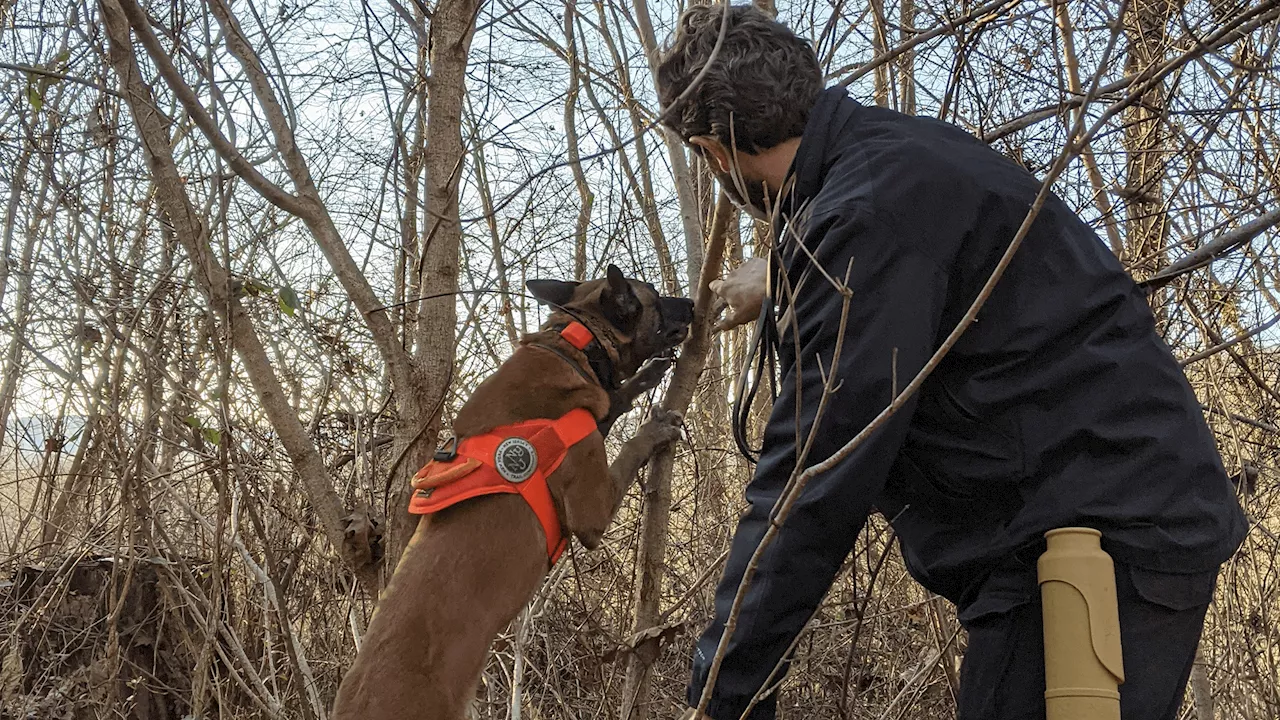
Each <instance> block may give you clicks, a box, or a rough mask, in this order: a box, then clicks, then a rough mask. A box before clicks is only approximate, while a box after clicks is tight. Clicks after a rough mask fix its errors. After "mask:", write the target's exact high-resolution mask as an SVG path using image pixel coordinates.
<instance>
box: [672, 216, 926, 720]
mask: <svg viewBox="0 0 1280 720" xmlns="http://www.w3.org/2000/svg"><path fill="white" fill-rule="evenodd" d="M814 227H815V230H814V231H813V232H811V233H810V234H809V235H808V238H809V240H808V241H807V242H808V245H809V247H810V248H813V251H814V255H815V257H816V259H817V260H818V261H819V262H821V263H822V264H823V267H824V268H825V269H826V271H827V273H828V274H830V275H831V276H833V277H836V278H843V277H844V276H845V271H846V268H848V267H849V262H850V258H852V261H853V265H852V270H851V272H850V275H849V287H850V288H851V289H852V290H853V297H852V300H851V302H850V307H849V313H848V319H847V321H846V322H845V323H844V327H843V328H841V323H840V317H841V305H842V303H841V295H840V294H839V292H837V291H836V289H834V288H832V287H830V286H829V285H827V284H825V282H824V281H823V280H822V279H821V277H820V274H817V273H815V272H812V271H811V273H810V275H811V277H810V279H809V280H808V281H807V282H806V287H805V289H804V291H803V292H804V294H803V295H801V296H800V297H797V299H796V307H795V310H796V313H795V318H797V320H796V322H797V323H798V325H797V327H796V328H795V332H798V333H799V336H800V341H799V344H800V347H799V352H796V353H792V354H794V356H796V357H798V358H799V359H798V360H797V361H796V362H795V364H794V365H793V366H792V369H791V372H789V373H788V374H787V375H786V376H785V377H784V378H782V381H781V385H780V396H779V398H778V400H777V402H776V403H775V405H774V409H773V413H772V416H771V418H770V420H769V424H768V426H767V428H766V430H765V438H764V452H763V453H762V455H761V459H760V463H759V465H758V467H757V468H756V473H755V476H754V478H753V480H752V482H751V484H750V485H749V486H748V488H747V493H746V494H747V500H748V502H749V503H750V507H749V508H748V510H747V512H746V513H745V514H744V515H743V517H742V519H741V520H740V521H739V524H738V528H737V531H736V533H735V535H734V540H733V545H732V549H731V551H730V554H729V560H728V563H727V565H726V568H725V574H724V578H723V579H722V580H721V583H720V585H719V587H718V589H717V591H716V600H715V618H714V621H713V622H712V624H711V626H710V627H709V628H708V629H707V630H706V632H705V633H704V634H703V635H702V637H701V638H700V639H699V641H698V643H697V646H696V648H695V651H694V657H693V669H692V679H691V681H690V685H689V692H688V702H689V704H690V706H697V704H698V700H699V698H700V696H701V694H702V689H703V686H704V685H705V683H706V681H707V676H708V673H709V671H710V668H711V664H712V659H713V658H714V656H715V654H716V648H717V646H718V644H719V642H720V638H721V634H722V632H723V629H724V625H725V622H726V620H727V618H728V616H729V614H730V609H731V606H732V604H733V599H734V597H735V595H736V594H737V591H738V585H739V583H740V582H741V580H742V577H743V575H744V573H745V571H746V568H747V565H748V563H749V562H750V559H751V557H752V555H753V554H754V552H755V550H756V547H757V545H758V544H759V543H760V540H761V538H762V537H763V536H764V535H765V532H766V531H767V530H768V528H769V525H770V518H771V516H772V513H773V510H774V506H775V503H776V502H777V500H778V498H779V496H781V494H782V493H783V488H784V487H785V486H786V484H787V482H788V480H789V479H790V477H791V475H792V471H793V469H794V467H795V464H796V457H797V452H796V445H797V425H796V422H797V413H796V402H797V399H798V400H799V406H800V408H801V409H800V413H799V418H800V432H799V434H798V435H799V440H800V442H804V441H805V440H806V439H807V438H808V436H809V431H810V428H812V426H813V422H814V416H815V414H816V411H817V408H818V405H819V403H820V402H821V400H822V396H823V380H824V377H823V374H824V372H826V373H827V375H828V376H831V370H830V368H831V367H832V363H833V355H834V352H835V346H836V343H837V339H838V338H839V337H840V335H841V333H842V332H843V335H844V342H843V347H842V349H841V352H840V357H839V358H838V359H835V362H836V365H837V369H836V370H835V372H834V377H835V381H834V383H833V384H834V385H835V386H836V389H835V390H834V391H833V392H831V396H830V397H829V398H828V399H827V403H826V409H825V412H824V415H823V417H822V418H821V419H820V425H819V430H818V432H817V433H816V434H815V436H814V444H813V449H812V450H811V451H810V453H809V455H808V457H807V458H805V460H804V466H805V467H808V466H812V465H814V464H815V463H817V462H819V461H821V460H824V459H826V458H827V457H829V456H831V455H832V454H833V453H835V452H837V451H838V450H839V449H840V448H841V447H842V446H843V445H844V444H845V443H846V442H847V441H848V440H850V439H851V438H852V437H854V436H855V435H856V434H857V433H858V432H859V431H860V430H862V429H863V428H864V427H865V426H866V425H867V424H868V423H870V422H871V420H872V419H873V418H874V417H875V416H876V415H877V414H878V413H879V412H880V411H881V410H883V409H884V408H885V407H886V406H887V405H888V404H889V402H890V401H891V400H892V398H893V393H894V392H895V390H900V389H901V387H902V386H903V385H905V384H906V383H907V382H909V381H910V380H911V378H912V377H914V375H915V374H916V373H917V372H918V371H919V370H920V368H921V367H923V365H924V363H925V362H926V361H927V360H928V358H929V356H930V355H931V354H932V352H933V349H934V343H935V342H936V335H937V328H938V322H939V316H940V315H941V309H942V305H943V298H944V296H945V292H946V279H945V276H944V275H943V274H942V273H941V272H940V271H939V270H938V268H937V267H936V266H935V265H934V264H933V262H932V260H930V259H929V258H928V257H926V256H925V255H923V254H922V253H920V252H918V251H916V250H914V249H912V248H911V247H910V245H909V244H908V243H904V242H902V241H901V239H900V238H899V237H895V236H894V235H895V234H894V233H892V232H890V231H889V230H888V229H887V228H885V227H883V226H880V225H877V224H874V223H872V222H871V221H869V220H868V219H867V217H866V216H865V215H855V216H853V217H837V218H829V219H827V220H826V222H823V223H817V224H815V226H814ZM814 238H820V242H815V241H814ZM791 274H792V276H793V277H792V279H793V280H794V279H795V277H796V276H798V274H799V273H798V272H797V269H792V271H791ZM815 276H816V277H815ZM783 335H784V337H783V339H782V342H783V343H791V344H792V347H794V346H795V335H794V334H793V331H791V330H787V331H785V332H784V333H783ZM784 354H786V353H785V352H784ZM819 358H820V359H821V364H822V369H820V368H819V363H818V359H819ZM895 363H896V368H895ZM797 372H799V374H800V378H801V387H802V390H801V391H800V396H799V398H797V395H796V373H797ZM895 381H896V382H897V387H896V388H895V386H894V383H895ZM913 409H914V403H913V402H909V403H908V404H907V405H905V406H904V407H903V408H902V409H901V410H900V411H899V412H898V413H897V414H896V415H894V416H893V417H892V418H890V419H889V422H888V423H886V424H885V425H884V426H883V427H881V428H880V429H879V430H878V431H877V432H876V433H874V434H873V435H872V436H871V437H870V438H869V439H868V440H867V441H866V442H864V443H863V444H862V445H861V446H860V447H859V448H858V449H857V450H855V451H854V452H852V453H851V454H849V455H848V457H846V458H845V459H844V460H843V461H842V462H841V463H840V464H839V465H838V466H836V467H835V468H834V469H833V470H831V471H830V472H828V473H825V474H823V475H820V476H817V477H815V478H814V479H813V480H812V481H811V482H810V483H809V484H808V485H807V486H806V488H805V490H804V492H803V494H802V495H801V496H800V499H799V500H798V502H797V503H796V504H795V506H794V507H793V509H792V511H791V513H790V515H789V516H788V517H787V518H786V520H785V522H783V524H782V525H781V526H780V529H779V531H778V533H777V535H776V537H775V539H774V541H773V543H772V544H771V545H770V546H769V548H768V549H767V551H766V552H765V553H764V555H763V556H762V557H761V560H760V563H759V565H758V568H757V570H756V572H755V576H754V578H753V579H752V581H751V584H750V586H749V590H748V592H747V594H746V595H745V597H744V601H743V604H742V609H741V612H740V615H739V619H738V623H737V628H736V631H735V632H734V634H733V636H732V638H731V639H730V641H729V644H728V646H727V650H726V652H725V654H724V660H723V663H722V665H721V668H720V672H719V677H718V679H717V682H716V686H715V690H714V693H713V694H712V699H711V703H710V704H709V706H708V708H707V712H708V714H709V715H710V717H712V718H714V719H715V720H734V719H736V718H738V717H740V716H741V715H742V713H743V712H744V710H745V709H746V708H747V706H748V705H749V704H750V703H751V701H752V699H753V698H754V697H755V696H756V694H757V692H758V691H760V690H761V688H762V687H763V686H764V684H765V682H766V680H768V678H769V676H770V674H771V673H772V672H773V670H774V668H775V666H777V665H778V663H779V661H780V660H781V659H782V657H783V655H784V653H785V652H786V651H787V649H788V647H789V646H790V644H791V641H792V640H793V639H794V638H795V636H796V635H797V634H798V633H799V632H800V631H801V629H803V627H804V625H805V623H806V622H807V621H808V619H809V618H810V617H811V616H812V614H813V612H814V610H815V609H816V608H817V606H818V603H819V602H821V600H822V597H823V596H824V595H825V594H826V592H827V589H828V588H829V587H830V585H831V582H832V580H833V579H834V578H835V575H836V573H837V572H838V571H839V569H840V566H841V564H842V563H843V561H844V558H845V556H846V555H847V554H848V552H849V550H850V548H851V547H852V546H853V543H854V541H855V539H856V538H857V535H858V533H859V532H860V531H861V529H862V526H863V525H864V523H865V521H866V517H867V514H868V512H869V511H870V508H871V504H872V502H873V501H874V499H875V497H876V496H877V495H878V494H879V493H880V491H881V489H882V488H883V487H884V484H885V480H886V477H887V476H888V473H889V468H890V467H891V466H892V464H893V462H894V459H895V457H896V456H897V454H898V451H899V448H900V447H901V444H902V441H903V439H904V438H905V436H906V433H907V428H908V426H909V420H910V417H911V412H912V410H913ZM781 676H782V673H781V672H780V673H778V674H777V675H776V676H775V677H774V679H773V682H774V683H775V684H776V683H777V682H778V681H779V680H780V679H781ZM772 716H773V697H772V695H771V694H770V695H769V696H767V697H765V698H764V699H763V700H761V701H760V702H759V704H758V706H757V709H756V711H754V712H753V713H752V715H751V716H750V717H752V718H760V717H764V718H769V717H772Z"/></svg>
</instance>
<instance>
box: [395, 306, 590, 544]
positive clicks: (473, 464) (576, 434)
mask: <svg viewBox="0 0 1280 720" xmlns="http://www.w3.org/2000/svg"><path fill="white" fill-rule="evenodd" d="M560 336H561V337H563V338H564V339H566V340H568V341H569V343H570V344H571V345H573V346H574V347H576V348H578V349H579V350H582V349H584V348H586V346H587V345H588V344H590V342H591V341H592V340H594V339H595V338H594V337H593V336H592V334H591V331H590V330H588V329H587V328H586V326H584V325H582V324H581V323H578V322H573V323H570V324H569V326H568V327H566V328H565V329H564V330H562V331H561V332H560ZM595 430H596V419H595V416H594V415H592V414H591V412H590V411H588V410H587V409H585V408H574V409H573V410H570V411H569V412H567V413H565V414H564V415H563V416H561V417H560V418H558V419H555V420H551V419H546V418H535V419H533V420H525V421H523V422H518V423H513V424H511V425H503V426H501V427H496V428H494V429H493V430H490V431H489V432H487V433H484V434H483V435H476V436H474V437H469V438H466V439H464V440H462V441H461V442H459V443H458V445H457V448H456V449H455V450H447V451H439V452H437V453H436V457H435V459H434V460H432V461H431V462H429V463H427V464H426V466H425V467H423V468H422V469H421V470H419V471H418V473H417V474H416V475H414V476H413V481H412V483H413V488H414V490H415V491H416V492H414V493H413V497H412V498H411V499H410V500H409V512H410V513H413V514H414V515H427V514H430V513H434V512H438V511H440V510H443V509H445V508H447V507H450V506H452V505H455V504H457V503H460V502H462V501H463V500H469V499H471V498H474V497H480V496H481V495H495V494H498V493H518V494H519V495H520V496H521V497H523V498H524V501H525V502H527V503H528V504H529V508H530V509H532V510H533V513H534V514H535V515H537V516H538V522H540V523H542V530H543V533H544V534H545V535H546V537H547V557H549V558H551V563H552V564H555V562H556V561H557V560H559V559H560V555H561V553H563V552H564V549H565V547H566V546H567V545H568V544H569V538H568V537H566V536H565V534H564V530H563V529H562V528H561V527H560V518H559V516H557V514H556V507H555V503H554V502H553V501H552V499H551V489H550V488H549V487H548V486H547V478H548V477H549V476H550V475H551V473H553V472H555V470H556V468H558V467H560V463H562V462H563V461H564V458H565V455H567V454H568V453H569V448H571V447H573V446H574V445H576V444H578V443H579V442H581V441H582V440H584V439H585V438H586V437H587V436H588V435H590V434H591V433H592V432H594V431H595Z"/></svg>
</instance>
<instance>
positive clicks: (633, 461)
mask: <svg viewBox="0 0 1280 720" xmlns="http://www.w3.org/2000/svg"><path fill="white" fill-rule="evenodd" d="M681 422H683V419H682V418H681V417H680V414H679V413H674V412H669V411H667V410H663V409H662V408H654V409H653V414H652V415H650V416H649V419H648V420H647V421H646V422H645V423H644V424H643V425H641V426H640V429H639V430H637V431H636V435H635V437H633V438H631V439H630V440H628V441H626V442H625V443H623V445H622V449H621V450H619V451H618V456H617V457H616V458H614V460H613V464H612V465H610V466H609V477H610V479H612V480H613V485H614V487H615V488H616V489H617V491H618V494H617V498H618V501H619V502H621V500H622V496H623V495H624V494H626V491H627V488H629V487H631V484H632V483H634V482H635V481H636V476H637V475H638V474H639V473H640V468H641V467H643V466H644V464H645V463H647V462H649V458H651V457H653V454H654V453H656V452H657V451H659V450H661V449H662V448H664V447H666V446H667V445H669V444H671V443H673V442H675V441H676V440H678V439H680V423H681Z"/></svg>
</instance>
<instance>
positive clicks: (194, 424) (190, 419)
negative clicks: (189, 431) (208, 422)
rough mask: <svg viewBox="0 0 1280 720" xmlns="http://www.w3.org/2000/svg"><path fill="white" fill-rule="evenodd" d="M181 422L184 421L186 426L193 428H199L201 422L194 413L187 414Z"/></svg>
mask: <svg viewBox="0 0 1280 720" xmlns="http://www.w3.org/2000/svg"><path fill="white" fill-rule="evenodd" d="M182 422H184V423H186V424H187V427H189V428H193V429H195V430H199V429H200V425H201V424H202V423H201V422H200V418H198V417H196V416H195V415H188V416H187V418H186V419H185V420H183V421H182Z"/></svg>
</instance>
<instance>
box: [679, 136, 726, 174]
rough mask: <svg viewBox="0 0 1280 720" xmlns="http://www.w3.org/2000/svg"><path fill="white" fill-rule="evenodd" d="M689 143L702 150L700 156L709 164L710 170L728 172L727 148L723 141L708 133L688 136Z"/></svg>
mask: <svg viewBox="0 0 1280 720" xmlns="http://www.w3.org/2000/svg"><path fill="white" fill-rule="evenodd" d="M689 144H690V145H694V146H697V147H698V148H699V149H701V150H702V157H704V158H706V160H707V162H708V163H710V164H711V169H712V170H715V171H716V172H722V173H727V172H729V148H727V147H725V146H724V143H722V142H720V141H719V140H717V139H715V138H713V137H711V136H710V135H694V136H693V137H691V138H689Z"/></svg>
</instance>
